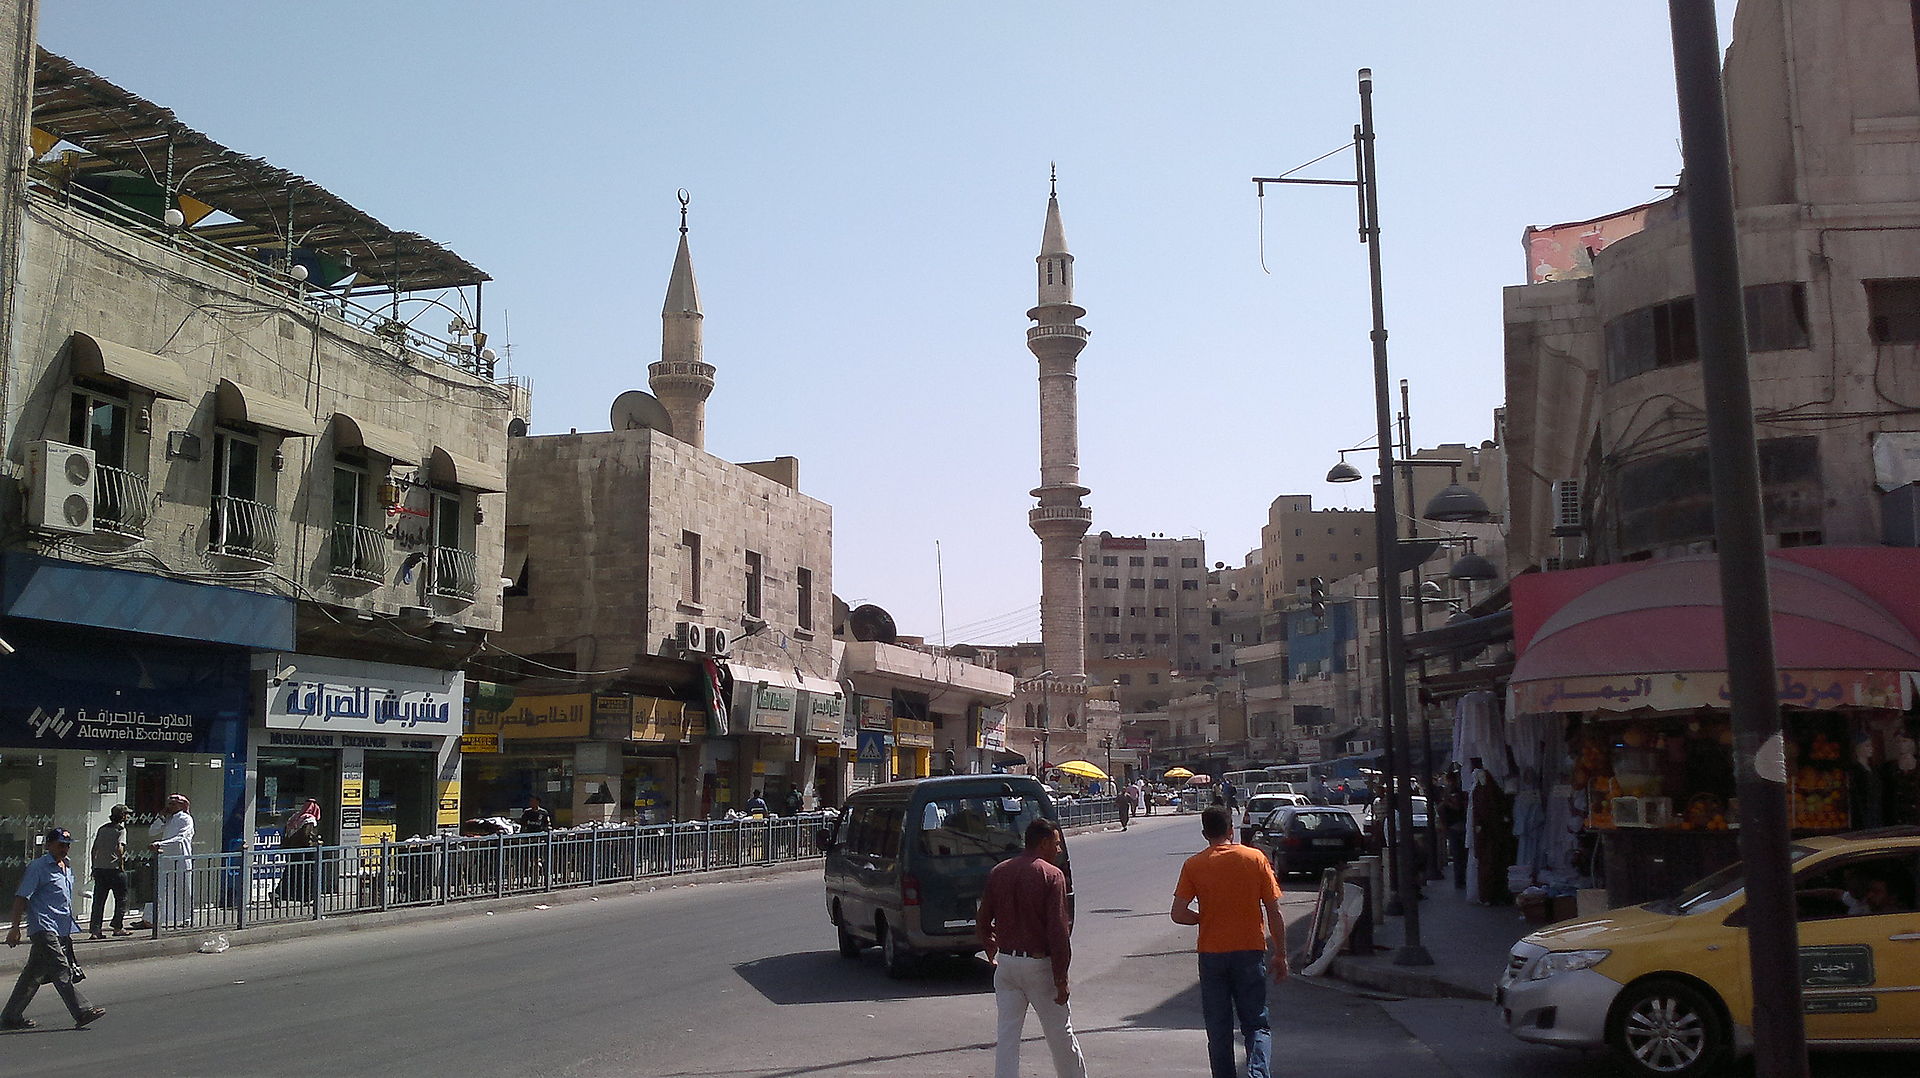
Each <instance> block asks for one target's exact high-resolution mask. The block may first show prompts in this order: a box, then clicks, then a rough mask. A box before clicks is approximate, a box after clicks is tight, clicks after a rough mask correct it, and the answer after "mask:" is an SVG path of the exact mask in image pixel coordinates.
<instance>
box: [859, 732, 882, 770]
mask: <svg viewBox="0 0 1920 1078" xmlns="http://www.w3.org/2000/svg"><path fill="white" fill-rule="evenodd" d="M856 758H857V759H858V760H859V762H860V763H863V764H878V763H884V762H886V759H887V735H885V734H883V733H880V732H879V731H877V730H862V731H860V751H859V754H858V756H857V757H856Z"/></svg>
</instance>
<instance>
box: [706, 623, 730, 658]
mask: <svg viewBox="0 0 1920 1078" xmlns="http://www.w3.org/2000/svg"><path fill="white" fill-rule="evenodd" d="M706 651H707V654H709V655H714V656H720V657H724V656H726V655H728V654H730V653H732V651H733V635H732V634H731V633H729V632H727V631H726V630H725V629H722V628H720V627H718V626H708V628H707V642H706Z"/></svg>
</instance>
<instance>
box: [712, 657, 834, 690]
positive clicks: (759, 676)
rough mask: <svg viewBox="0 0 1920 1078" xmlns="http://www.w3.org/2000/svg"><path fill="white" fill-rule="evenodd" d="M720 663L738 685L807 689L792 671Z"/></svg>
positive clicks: (723, 660) (734, 663)
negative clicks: (783, 671)
mask: <svg viewBox="0 0 1920 1078" xmlns="http://www.w3.org/2000/svg"><path fill="white" fill-rule="evenodd" d="M720 662H721V664H722V665H724V666H725V667H726V668H727V673H729V674H732V675H733V681H734V684H736V685H737V684H739V683H741V682H746V683H747V684H750V685H777V686H780V687H781V688H784V689H801V688H805V687H806V686H804V685H802V684H801V682H800V677H799V675H797V674H795V673H793V672H791V671H788V672H786V673H782V672H780V671H778V670H766V669H762V668H761V667H758V666H747V665H745V664H743V663H736V662H728V661H727V660H725V659H722V660H720ZM834 691H836V692H838V691H839V686H837V685H836V686H834Z"/></svg>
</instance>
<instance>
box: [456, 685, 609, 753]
mask: <svg viewBox="0 0 1920 1078" xmlns="http://www.w3.org/2000/svg"><path fill="white" fill-rule="evenodd" d="M467 732H468V733H475V734H499V735H500V740H502V741H525V740H530V739H534V738H582V737H591V736H592V735H593V695H592V694H591V693H584V692H582V693H569V694H567V695H565V696H522V697H520V698H519V699H517V700H515V701H514V702H513V706H512V707H510V708H508V709H507V710H505V711H475V712H474V713H473V721H472V723H471V724H469V727H468V731H467Z"/></svg>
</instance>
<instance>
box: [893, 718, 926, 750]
mask: <svg viewBox="0 0 1920 1078" xmlns="http://www.w3.org/2000/svg"><path fill="white" fill-rule="evenodd" d="M893 743H894V744H896V745H899V746H901V747H903V748H920V749H930V748H932V747H933V723H931V722H928V721H927V720H925V719H895V720H893Z"/></svg>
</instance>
